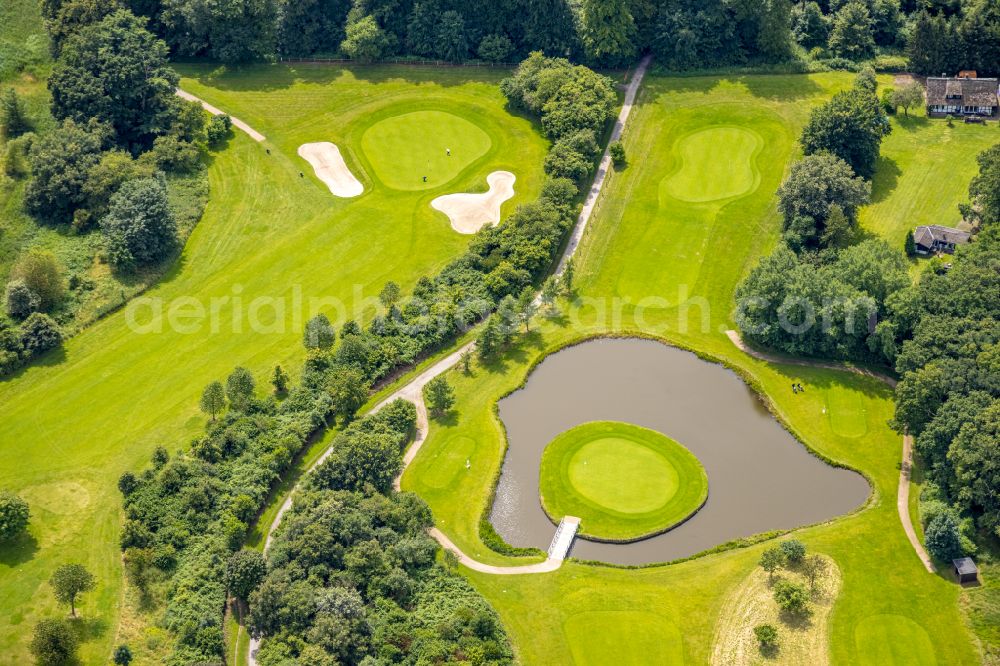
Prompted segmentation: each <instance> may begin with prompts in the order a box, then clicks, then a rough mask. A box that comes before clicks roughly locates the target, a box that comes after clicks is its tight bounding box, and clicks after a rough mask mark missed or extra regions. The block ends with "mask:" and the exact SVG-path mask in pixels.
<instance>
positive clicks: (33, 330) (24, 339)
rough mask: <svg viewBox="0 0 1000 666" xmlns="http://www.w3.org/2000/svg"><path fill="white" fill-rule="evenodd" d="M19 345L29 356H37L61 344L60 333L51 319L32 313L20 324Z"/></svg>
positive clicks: (57, 326)
mask: <svg viewBox="0 0 1000 666" xmlns="http://www.w3.org/2000/svg"><path fill="white" fill-rule="evenodd" d="M21 344H22V345H23V346H24V350H25V351H26V352H28V353H29V354H30V355H31V356H38V355H40V354H42V353H44V352H47V351H48V350H50V349H55V348H56V347H58V346H59V345H60V344H62V332H61V331H60V330H59V325H58V324H56V322H55V320H54V319H52V317H50V316H48V315H47V314H43V313H41V312H32V313H31V314H30V315H28V318H27V319H25V320H24V323H23V324H21Z"/></svg>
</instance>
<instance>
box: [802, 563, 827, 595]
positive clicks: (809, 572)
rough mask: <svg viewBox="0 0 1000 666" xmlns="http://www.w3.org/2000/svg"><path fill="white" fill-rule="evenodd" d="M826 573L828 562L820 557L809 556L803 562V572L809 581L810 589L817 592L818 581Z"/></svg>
mask: <svg viewBox="0 0 1000 666" xmlns="http://www.w3.org/2000/svg"><path fill="white" fill-rule="evenodd" d="M824 571H826V560H824V559H823V558H822V556H820V555H815V554H813V555H807V556H806V558H805V559H804V560H803V561H802V572H803V573H804V574H805V575H806V578H808V579H809V589H810V590H811V591H815V590H816V579H817V578H819V577H820V576H821V575H822V574H823V572H824Z"/></svg>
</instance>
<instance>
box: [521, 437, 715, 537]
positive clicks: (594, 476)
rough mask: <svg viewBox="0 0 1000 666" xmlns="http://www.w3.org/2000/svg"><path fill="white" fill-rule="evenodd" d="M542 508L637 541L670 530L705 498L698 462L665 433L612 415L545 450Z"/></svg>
mask: <svg viewBox="0 0 1000 666" xmlns="http://www.w3.org/2000/svg"><path fill="white" fill-rule="evenodd" d="M539 483H540V489H541V495H542V497H541V500H542V507H543V508H544V509H545V512H546V513H547V514H548V515H549V518H551V519H552V520H553V521H555V522H559V520H560V519H561V518H562V517H563V516H576V517H577V518H580V531H579V533H580V534H581V535H582V536H588V537H592V538H595V539H601V540H607V541H632V540H636V539H641V538H643V537H646V536H650V535H652V534H657V533H659V532H665V531H666V530H668V529H670V528H671V527H674V526H676V525H677V524H679V523H681V522H683V521H684V520H686V519H687V518H689V517H690V516H691V515H692V514H693V513H694V512H695V511H697V510H698V509H699V508H701V506H702V504H704V502H705V499H706V498H707V497H708V478H707V477H706V475H705V470H704V469H703V468H702V466H701V463H699V462H698V459H697V458H695V457H694V455H693V454H692V453H691V452H690V451H688V450H687V449H685V448H684V447H683V446H681V445H680V444H678V443H677V442H675V441H673V440H672V439H670V438H669V437H667V436H665V435H661V434H660V433H658V432H655V431H653V430H649V429H647V428H640V427H639V426H635V425H631V424H628V423H620V422H615V421H595V422H591V423H584V424H583V425H579V426H577V427H575V428H571V429H569V430H567V431H566V432H564V433H562V434H560V435H559V436H558V437H556V438H555V439H554V440H552V442H551V443H550V444H549V445H548V446H547V447H546V449H545V452H544V453H543V454H542V464H541V473H540V482H539Z"/></svg>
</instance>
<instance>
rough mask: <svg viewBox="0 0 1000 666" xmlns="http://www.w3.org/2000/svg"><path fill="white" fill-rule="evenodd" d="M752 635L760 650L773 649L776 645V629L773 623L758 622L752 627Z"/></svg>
mask: <svg viewBox="0 0 1000 666" xmlns="http://www.w3.org/2000/svg"><path fill="white" fill-rule="evenodd" d="M753 635H754V638H756V639H757V642H758V643H760V647H761V649H762V650H769V649H773V648H774V647H775V646H777V645H778V630H777V629H775V627H774V625H773V624H758V625H757V626H756V627H754V628H753Z"/></svg>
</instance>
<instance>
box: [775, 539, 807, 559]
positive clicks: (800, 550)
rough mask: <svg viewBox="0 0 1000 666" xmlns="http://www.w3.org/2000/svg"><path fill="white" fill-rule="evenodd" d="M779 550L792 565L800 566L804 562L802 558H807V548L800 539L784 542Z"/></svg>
mask: <svg viewBox="0 0 1000 666" xmlns="http://www.w3.org/2000/svg"><path fill="white" fill-rule="evenodd" d="M779 548H781V552H782V553H784V554H785V558H786V559H787V560H788V561H789V562H791V563H792V564H799V563H800V562H802V558H804V557H805V556H806V546H805V544H804V543H802V542H801V541H799V540H798V539H789V540H788V541H782V542H781V545H780V546H779Z"/></svg>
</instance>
